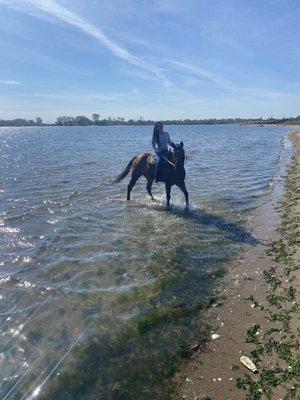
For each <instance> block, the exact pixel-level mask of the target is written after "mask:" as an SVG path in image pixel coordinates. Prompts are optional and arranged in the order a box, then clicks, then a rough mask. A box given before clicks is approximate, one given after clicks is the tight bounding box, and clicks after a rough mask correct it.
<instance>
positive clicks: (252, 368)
mask: <svg viewBox="0 0 300 400" xmlns="http://www.w3.org/2000/svg"><path fill="white" fill-rule="evenodd" d="M240 362H241V363H242V364H243V365H244V366H245V367H246V368H248V369H250V371H252V372H254V373H256V372H258V369H257V368H256V365H255V364H254V362H253V361H252V360H250V358H249V357H247V356H242V357H241V358H240Z"/></svg>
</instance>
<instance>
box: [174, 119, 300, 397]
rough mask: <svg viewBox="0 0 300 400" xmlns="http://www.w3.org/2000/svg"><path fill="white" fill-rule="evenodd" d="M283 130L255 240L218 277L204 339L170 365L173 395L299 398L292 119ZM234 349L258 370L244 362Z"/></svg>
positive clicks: (299, 145)
mask: <svg viewBox="0 0 300 400" xmlns="http://www.w3.org/2000/svg"><path fill="white" fill-rule="evenodd" d="M291 131H292V133H291V134H290V139H291V141H292V142H293V144H294V146H295V152H294V156H293V158H292V160H291V162H290V165H289V167H288V170H287V173H286V176H285V179H284V180H283V181H282V182H281V180H279V182H278V184H277V189H276V190H277V193H275V195H274V196H272V200H270V201H268V202H266V204H264V206H263V207H261V208H260V210H259V211H258V212H257V214H256V215H255V216H254V218H253V221H252V233H253V235H254V237H256V238H257V239H258V240H259V244H258V245H257V246H255V247H250V246H249V247H246V249H245V251H244V252H243V254H241V255H240V256H239V259H237V260H236V261H235V263H234V267H233V268H231V269H230V271H229V273H228V276H227V277H226V278H225V280H224V282H223V284H222V288H221V290H222V292H223V293H225V296H224V300H223V301H220V302H219V303H218V304H216V306H215V307H212V308H211V309H210V310H209V311H208V319H209V321H210V323H211V332H210V337H211V340H210V341H209V342H208V343H207V344H206V345H205V347H203V348H198V349H197V350H195V352H194V353H193V355H192V356H191V357H190V359H189V360H187V361H186V363H185V364H184V366H183V367H182V368H181V370H180V371H179V372H178V373H177V375H176V377H175V381H174V387H175V390H174V392H175V398H180V399H181V398H184V399H190V400H196V399H198V400H200V399H203V400H204V399H205V400H209V399H211V400H214V399H217V400H241V399H251V400H256V399H272V400H273V399H274V400H280V399H281V400H284V399H293V398H299V397H298V396H299V394H300V390H299V388H298V386H299V382H300V358H299V354H300V351H299V348H300V345H299V340H300V337H299V335H300V329H299V327H300V323H299V319H300V314H299V302H300V295H299V288H300V274H299V270H298V269H297V266H298V265H299V260H300V251H299V211H300V204H299V203H300V202H299V199H300V198H299V176H300V175H299V173H300V171H299V169H300V167H299V151H300V127H291ZM297 245H298V246H297ZM196 347H197V346H194V348H195V349H196ZM241 356H248V357H249V358H250V359H251V360H252V361H253V362H254V363H255V365H256V366H257V369H258V373H256V374H254V373H253V372H251V371H250V370H248V369H247V368H245V367H244V366H243V365H242V363H241V362H240V358H241Z"/></svg>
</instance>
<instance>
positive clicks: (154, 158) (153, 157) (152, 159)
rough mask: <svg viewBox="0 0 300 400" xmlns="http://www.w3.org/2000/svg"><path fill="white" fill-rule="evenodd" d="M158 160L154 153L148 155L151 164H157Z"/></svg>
mask: <svg viewBox="0 0 300 400" xmlns="http://www.w3.org/2000/svg"><path fill="white" fill-rule="evenodd" d="M156 162H157V159H156V157H155V156H154V155H153V154H151V156H149V157H148V163H149V164H156Z"/></svg>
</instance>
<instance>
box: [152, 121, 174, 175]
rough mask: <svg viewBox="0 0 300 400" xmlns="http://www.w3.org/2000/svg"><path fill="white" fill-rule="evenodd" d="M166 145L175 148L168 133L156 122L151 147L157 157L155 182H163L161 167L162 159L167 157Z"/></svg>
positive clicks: (163, 161)
mask: <svg viewBox="0 0 300 400" xmlns="http://www.w3.org/2000/svg"><path fill="white" fill-rule="evenodd" d="M168 145H169V146H171V147H173V148H174V147H175V145H174V143H173V142H171V139H170V135H169V134H168V132H165V131H164V127H163V124H162V123H161V122H160V121H159V122H156V124H155V125H154V129H153V136H152V147H153V150H154V151H155V154H156V155H157V157H158V163H157V165H156V171H155V181H156V182H159V181H163V166H164V164H165V159H164V158H163V157H167V156H168Z"/></svg>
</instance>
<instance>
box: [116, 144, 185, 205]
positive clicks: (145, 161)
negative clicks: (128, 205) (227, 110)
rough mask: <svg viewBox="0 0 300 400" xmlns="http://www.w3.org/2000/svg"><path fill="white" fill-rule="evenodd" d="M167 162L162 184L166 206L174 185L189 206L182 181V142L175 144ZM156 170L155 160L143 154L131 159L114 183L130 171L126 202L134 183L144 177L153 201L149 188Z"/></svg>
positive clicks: (183, 157) (168, 203) (149, 155)
mask: <svg viewBox="0 0 300 400" xmlns="http://www.w3.org/2000/svg"><path fill="white" fill-rule="evenodd" d="M167 159H168V161H165V165H164V174H163V176H164V182H165V186H166V195H167V206H169V205H170V198H171V187H172V186H173V185H176V186H178V187H179V189H181V190H182V192H183V193H184V195H185V201H186V205H187V206H188V204H189V194H188V192H187V190H186V187H185V183H184V179H185V169H184V161H185V154H184V148H183V142H180V144H176V145H175V146H174V150H173V151H170V152H169V153H168V157H167ZM155 168H156V160H155V158H154V157H153V155H152V154H150V153H143V154H141V155H139V156H136V157H133V159H132V160H131V161H130V162H129V163H128V165H127V167H126V168H125V169H124V171H123V172H122V173H121V174H120V175H119V176H118V177H117V178H116V180H115V181H114V183H118V182H121V180H122V179H124V178H125V176H126V175H128V173H129V171H130V170H131V169H132V173H131V180H130V182H129V184H128V186H127V200H130V193H131V190H132V188H133V187H134V185H135V184H136V181H137V180H138V179H139V178H140V177H141V176H142V175H144V177H145V178H146V179H147V186H146V189H147V191H148V193H149V195H150V196H151V198H152V199H153V196H152V192H151V188H152V184H153V181H154V176H155Z"/></svg>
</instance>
